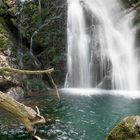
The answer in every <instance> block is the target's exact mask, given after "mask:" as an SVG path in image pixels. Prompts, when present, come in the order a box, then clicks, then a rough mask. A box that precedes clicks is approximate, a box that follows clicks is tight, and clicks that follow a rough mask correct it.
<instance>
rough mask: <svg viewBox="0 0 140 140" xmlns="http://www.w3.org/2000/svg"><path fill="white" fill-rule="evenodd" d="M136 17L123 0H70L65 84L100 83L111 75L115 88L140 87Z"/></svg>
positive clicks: (87, 84)
mask: <svg viewBox="0 0 140 140" xmlns="http://www.w3.org/2000/svg"><path fill="white" fill-rule="evenodd" d="M132 17H133V13H132V14H131V15H125V14H124V9H123V7H122V4H121V3H120V1H119V0H68V21H67V22H68V23H67V34H68V58H67V61H68V72H67V76H66V81H65V87H71V88H91V87H96V86H97V84H98V83H99V82H101V81H102V80H103V79H104V77H105V76H106V75H109V76H110V77H111V81H112V88H113V89H121V90H138V89H139V78H138V77H139V72H138V69H139V68H138V67H139V66H138V60H137V56H136V54H135V46H134V44H135V42H134V40H135V30H134V28H133V26H132V23H131V22H132ZM96 61H97V62H96ZM108 65H109V66H108ZM98 67H99V68H98Z"/></svg>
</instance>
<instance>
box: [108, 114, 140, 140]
mask: <svg viewBox="0 0 140 140" xmlns="http://www.w3.org/2000/svg"><path fill="white" fill-rule="evenodd" d="M106 140H140V116H129V117H126V118H124V119H123V120H122V121H121V122H120V123H119V124H118V125H117V126H116V127H115V128H113V130H112V131H111V132H110V134H109V135H108V137H107V138H106Z"/></svg>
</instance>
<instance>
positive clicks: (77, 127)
mask: <svg viewBox="0 0 140 140" xmlns="http://www.w3.org/2000/svg"><path fill="white" fill-rule="evenodd" d="M94 92H95V91H94ZM61 99H62V100H61V102H58V100H57V98H56V97H54V96H49V97H48V96H46V97H37V98H36V97H33V98H28V99H26V101H25V102H24V103H25V104H26V105H30V106H32V107H34V106H36V105H37V106H38V107H39V108H40V111H41V114H42V115H43V116H45V118H48V119H49V122H48V123H47V124H46V125H44V126H40V127H39V129H38V134H37V135H38V136H40V137H41V138H42V139H43V140H104V139H105V137H106V136H107V134H108V133H109V132H110V130H111V129H112V128H113V127H114V126H115V125H116V124H117V123H118V122H119V121H120V120H121V119H123V118H124V117H126V116H128V115H140V107H139V106H140V99H129V98H125V97H123V96H114V95H111V94H103V95H98V94H93V95H90V96H81V95H72V94H69V93H66V92H65V91H63V93H62V94H61ZM1 112H2V113H1V114H0V130H1V131H0V140H30V139H31V138H30V136H29V135H28V132H27V131H26V129H25V127H24V126H23V125H22V124H21V123H19V122H18V121H17V120H16V119H15V118H13V117H12V116H11V115H10V114H8V113H6V112H5V111H3V110H1Z"/></svg>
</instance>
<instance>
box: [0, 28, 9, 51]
mask: <svg viewBox="0 0 140 140" xmlns="http://www.w3.org/2000/svg"><path fill="white" fill-rule="evenodd" d="M8 47H9V39H8V34H7V32H6V31H5V30H4V28H3V26H2V25H0V51H3V50H6V49H7V48H8Z"/></svg>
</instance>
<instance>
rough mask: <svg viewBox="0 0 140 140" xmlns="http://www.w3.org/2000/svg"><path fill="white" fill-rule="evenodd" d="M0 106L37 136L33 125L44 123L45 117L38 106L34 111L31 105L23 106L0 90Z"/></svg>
mask: <svg viewBox="0 0 140 140" xmlns="http://www.w3.org/2000/svg"><path fill="white" fill-rule="evenodd" d="M0 107H2V108H3V109H5V110H6V111H8V112H10V113H11V114H13V115H14V116H15V117H17V118H18V119H19V120H20V121H21V122H22V123H23V124H24V125H25V127H26V128H27V130H28V131H29V133H30V134H31V135H32V136H33V137H36V138H37V136H35V133H36V129H35V128H36V127H35V126H36V125H37V124H44V123H45V118H44V117H43V116H41V115H40V112H39V109H38V107H36V111H35V110H34V109H32V108H31V107H28V106H25V105H24V104H22V103H19V102H17V101H16V100H14V99H13V98H11V97H10V96H8V95H6V94H5V93H3V92H1V91H0Z"/></svg>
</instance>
